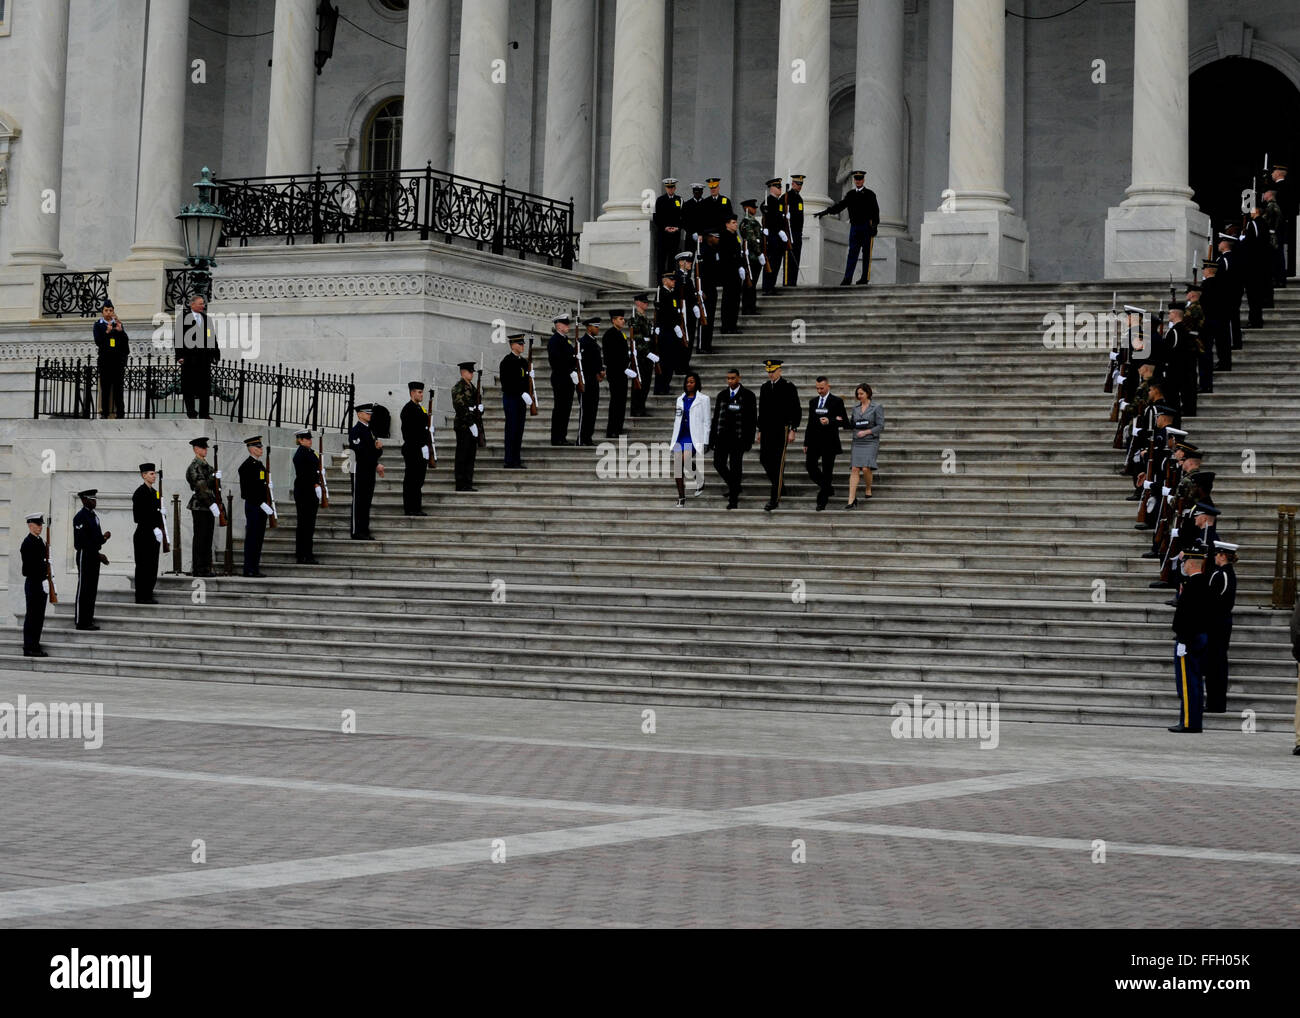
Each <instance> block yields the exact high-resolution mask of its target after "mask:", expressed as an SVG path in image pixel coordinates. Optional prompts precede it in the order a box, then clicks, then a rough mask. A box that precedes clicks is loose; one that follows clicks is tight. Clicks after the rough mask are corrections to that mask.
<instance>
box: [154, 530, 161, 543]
mask: <svg viewBox="0 0 1300 1018" xmlns="http://www.w3.org/2000/svg"><path fill="white" fill-rule="evenodd" d="M153 539H154V540H155V541H157V542H158V543H159V544H162V530H161V529H160V528H158V527H154V528H153Z"/></svg>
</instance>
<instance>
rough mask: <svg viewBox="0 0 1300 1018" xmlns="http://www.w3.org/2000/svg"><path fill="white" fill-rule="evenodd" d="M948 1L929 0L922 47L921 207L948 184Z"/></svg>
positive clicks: (933, 201)
mask: <svg viewBox="0 0 1300 1018" xmlns="http://www.w3.org/2000/svg"><path fill="white" fill-rule="evenodd" d="M952 4H953V0H929V5H928V6H929V10H928V14H927V16H928V19H929V21H928V27H927V30H926V50H925V144H924V147H923V149H922V151H923V152H924V158H923V159H922V160H921V162H922V166H921V167H920V170H921V178H922V180H921V207H922V208H928V207H930V206H931V205H933V204H936V203H938V202H939V201H940V200H942V198H943V190H944V188H946V187H947V186H948V125H949V123H950V122H951V119H952V110H951V108H950V107H949V103H950V101H951V100H952Z"/></svg>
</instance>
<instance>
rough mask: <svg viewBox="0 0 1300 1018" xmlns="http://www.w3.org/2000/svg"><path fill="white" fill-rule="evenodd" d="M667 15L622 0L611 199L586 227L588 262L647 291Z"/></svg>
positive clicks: (659, 1)
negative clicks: (616, 273)
mask: <svg viewBox="0 0 1300 1018" xmlns="http://www.w3.org/2000/svg"><path fill="white" fill-rule="evenodd" d="M666 14H667V10H666V6H665V2H664V0H618V7H617V10H616V11H615V14H614V85H613V90H612V94H611V96H610V132H609V138H610V141H609V189H608V197H607V198H606V200H605V204H604V212H603V213H601V215H600V216H599V218H597V219H596V220H595V221H594V222H590V223H584V224H583V227H582V254H581V260H582V261H583V262H585V263H587V264H589V265H596V266H600V267H601V268H606V269H612V270H614V271H616V272H622V273H624V274H625V275H626V276H627V278H628V281H629V282H632V283H636V284H639V285H642V286H644V285H646V284H647V283H649V282H650V281H651V280H650V273H651V265H650V259H651V237H650V215H651V213H652V212H653V211H654V199H655V196H656V195H657V194H658V193H659V191H660V180H661V179H662V178H663V169H664V166H663V162H664V42H665V18H666Z"/></svg>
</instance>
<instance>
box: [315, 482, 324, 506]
mask: <svg viewBox="0 0 1300 1018" xmlns="http://www.w3.org/2000/svg"><path fill="white" fill-rule="evenodd" d="M323 498H324V492H322V491H321V490H320V485H319V484H318V485H316V501H317V502H320V501H321V500H322V499H323Z"/></svg>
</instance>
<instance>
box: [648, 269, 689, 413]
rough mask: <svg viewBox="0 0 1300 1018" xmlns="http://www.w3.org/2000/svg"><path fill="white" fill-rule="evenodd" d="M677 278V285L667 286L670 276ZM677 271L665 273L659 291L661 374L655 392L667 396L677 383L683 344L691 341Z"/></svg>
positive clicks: (656, 330) (657, 332)
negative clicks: (675, 373)
mask: <svg viewBox="0 0 1300 1018" xmlns="http://www.w3.org/2000/svg"><path fill="white" fill-rule="evenodd" d="M669 278H671V279H673V280H674V283H673V285H672V286H671V287H670V286H667V285H666V280H667V279H669ZM675 280H676V274H675V273H665V280H664V281H663V282H660V284H659V289H658V290H657V291H656V292H655V326H654V334H655V337H656V338H657V339H658V345H659V353H658V356H659V374H658V375H656V376H655V395H656V396H666V395H667V394H668V392H669V390H670V389H671V387H672V384H673V372H674V371H676V370H677V365H678V364H679V363H681V361H682V359H683V358H682V356H681V355H682V354H684V353H685V349H684V346H683V344H684V343H685V342H687V335H688V334H687V332H686V329H685V321H686V318H685V313H684V312H685V309H684V308H683V306H682V293H681V291H680V290H678V289H677V284H676V281H675Z"/></svg>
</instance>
